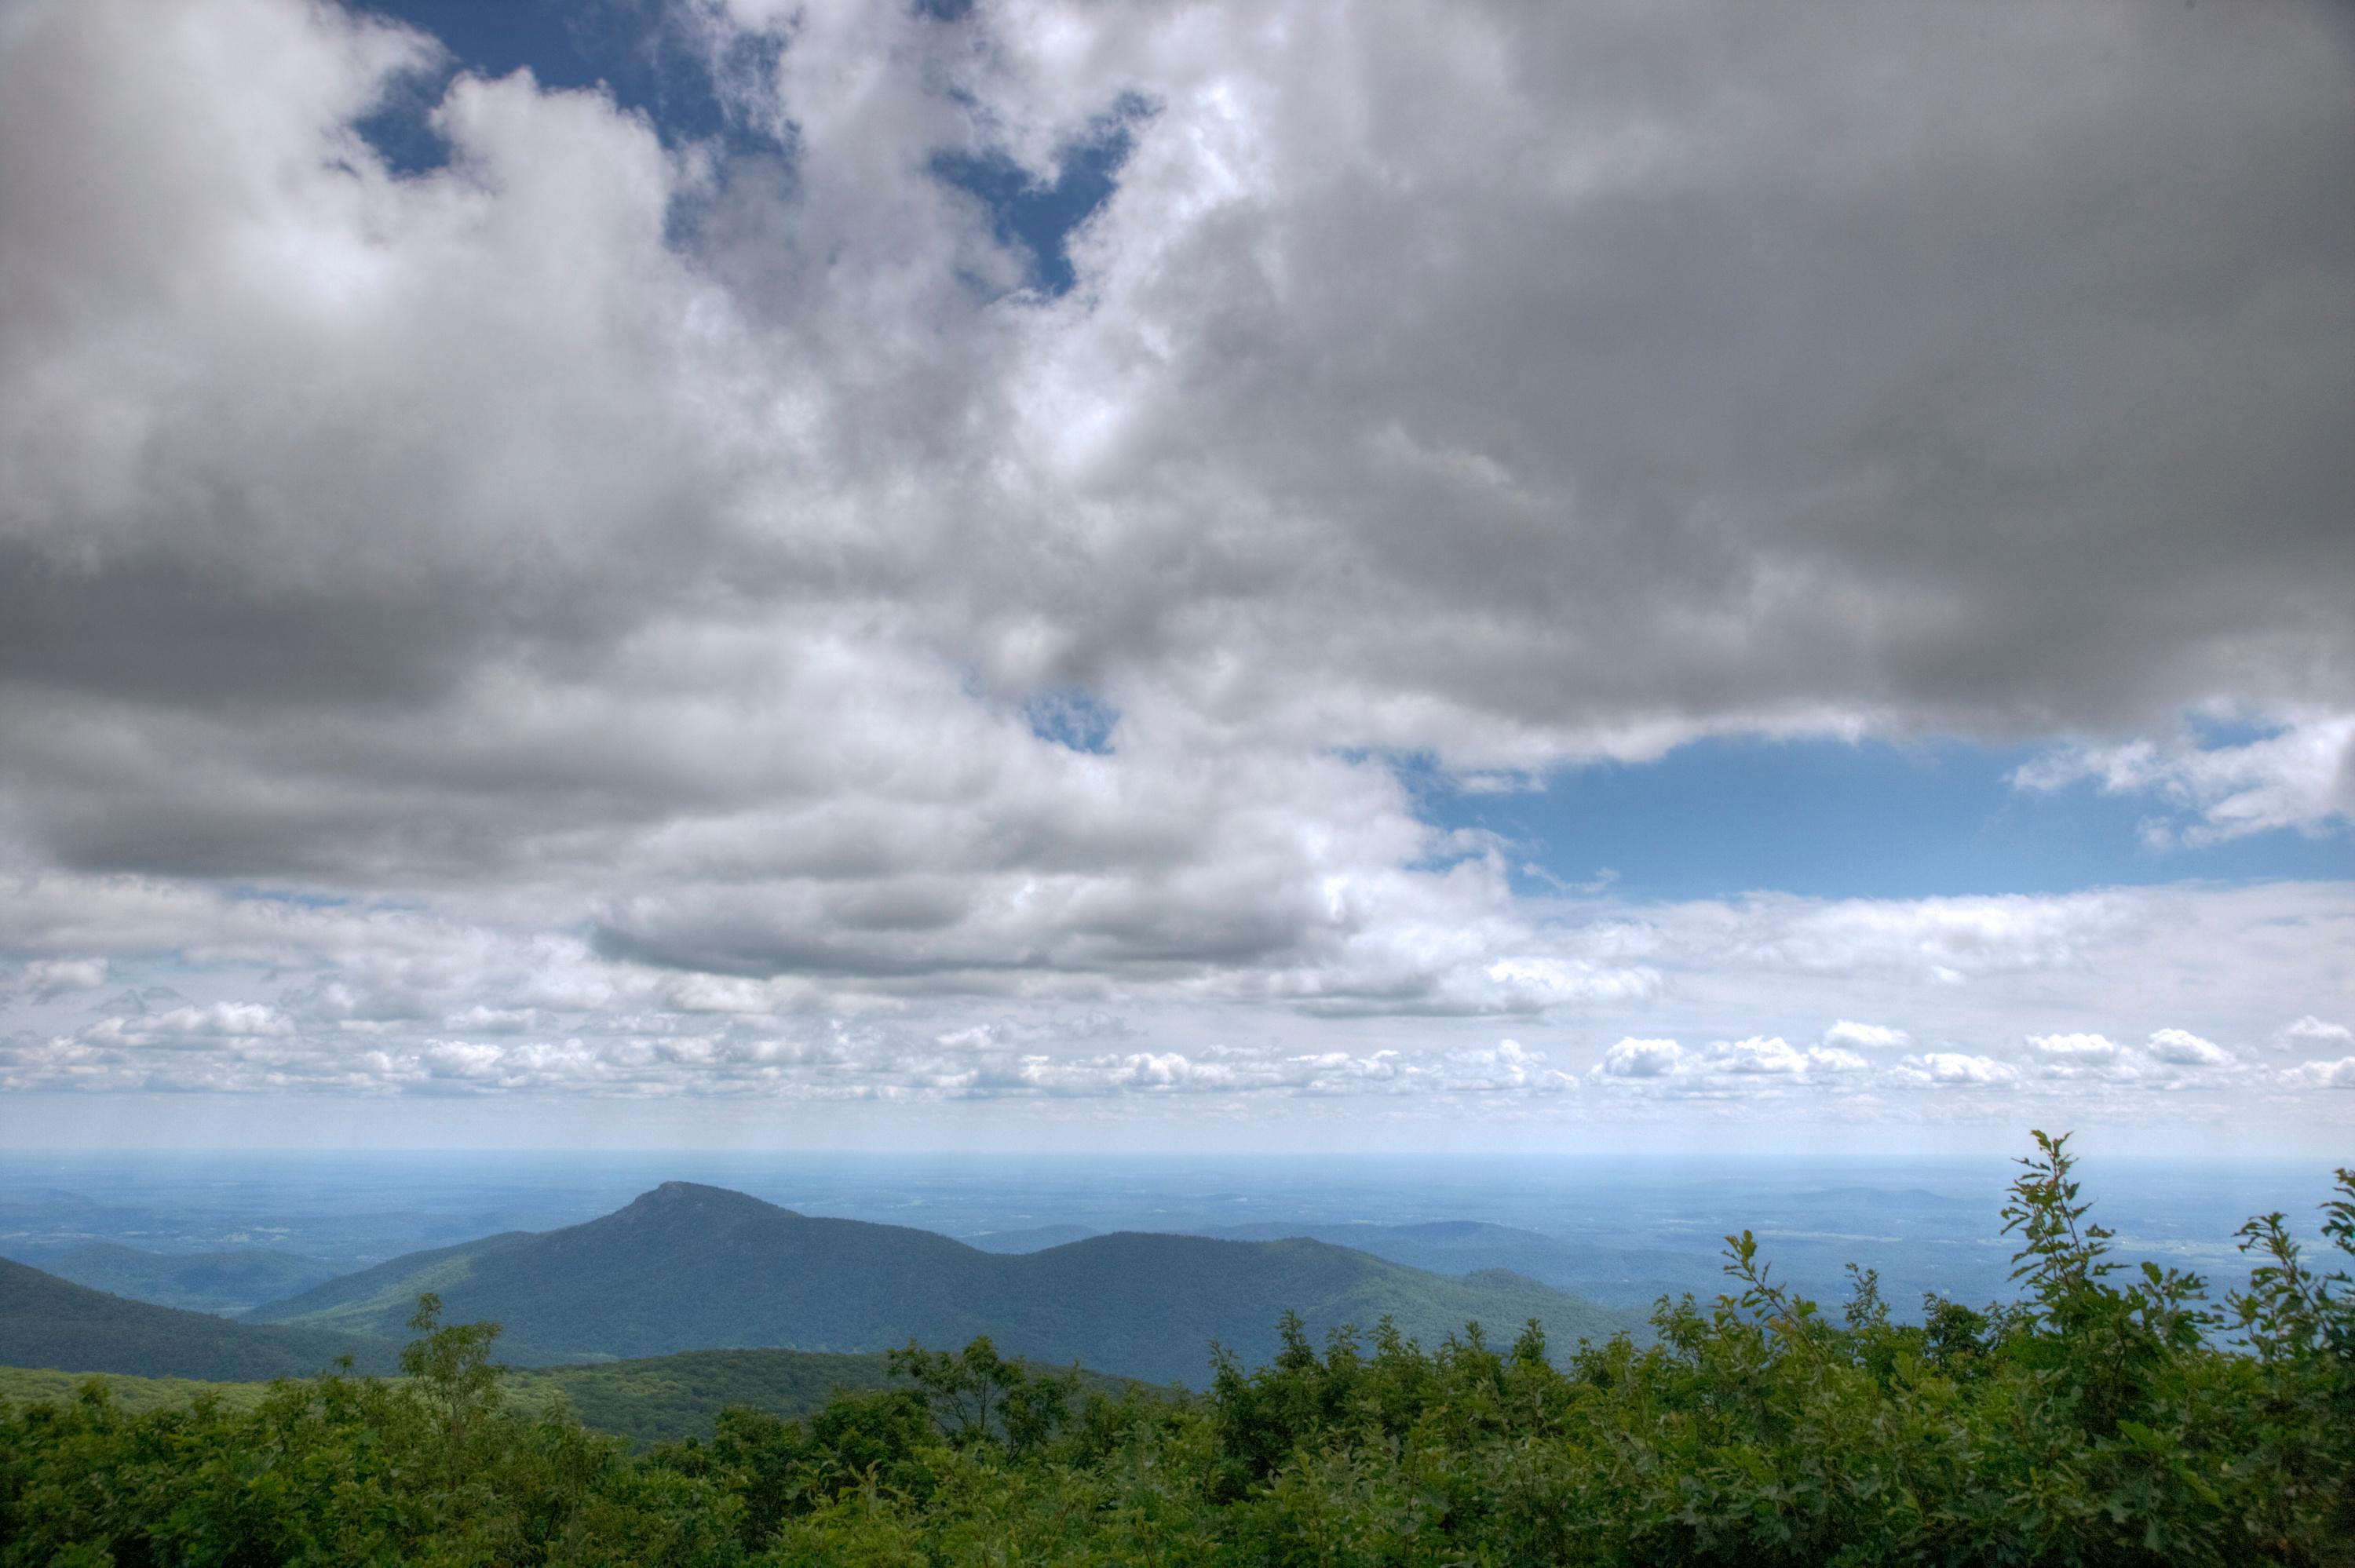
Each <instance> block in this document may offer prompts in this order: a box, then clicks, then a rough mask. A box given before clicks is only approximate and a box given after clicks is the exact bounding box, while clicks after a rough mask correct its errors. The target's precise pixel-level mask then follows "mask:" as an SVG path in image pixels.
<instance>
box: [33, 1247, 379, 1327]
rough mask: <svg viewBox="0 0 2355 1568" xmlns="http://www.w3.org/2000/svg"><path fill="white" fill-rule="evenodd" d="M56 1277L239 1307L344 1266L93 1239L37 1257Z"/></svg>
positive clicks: (218, 1308) (257, 1251)
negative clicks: (165, 1249) (147, 1248)
mask: <svg viewBox="0 0 2355 1568" xmlns="http://www.w3.org/2000/svg"><path fill="white" fill-rule="evenodd" d="M41 1266H42V1267H43V1268H45V1269H46V1270H47V1271H48V1273H51V1274H54V1275H56V1276H57V1277H59V1279H66V1280H71V1281H72V1282H73V1283H74V1284H76V1285H86V1286H88V1287H91V1289H92V1290H103V1291H106V1292H108V1293H109V1294H111V1295H115V1296H127V1297H129V1298H131V1299H133V1301H148V1302H153V1303H154V1304H155V1305H156V1306H158V1307H185V1308H188V1309H189V1310H191V1311H196V1312H243V1311H245V1310H247V1309H248V1308H253V1307H258V1306H260V1305H261V1304H262V1303H263V1302H265V1301H275V1300H278V1299H279V1298H282V1297H286V1296H292V1295H293V1294H295V1293H296V1292H297V1291H302V1290H308V1289H310V1288H311V1287H313V1286H314V1285H319V1284H323V1283H325V1281H327V1280H330V1279H333V1278H334V1277H336V1275H338V1274H340V1273H342V1272H343V1270H341V1269H339V1268H337V1267H336V1266H335V1265H334V1264H332V1263H323V1262H321V1261H320V1260H319V1259H317V1258H315V1257H300V1256H297V1255H294V1254H293V1253H287V1252H272V1251H270V1250H268V1249H267V1248H261V1247H245V1248H238V1249H235V1250H231V1251H228V1252H197V1253H161V1252H143V1251H141V1250H140V1249H139V1248H137V1247H129V1246H123V1245H119V1244H117V1243H114V1242H95V1243H92V1244H91V1245H88V1246H79V1247H75V1248H73V1249H72V1250H70V1251H68V1252H61V1253H59V1254H58V1255H55V1256H54V1257H47V1258H43V1259H42V1260H41Z"/></svg>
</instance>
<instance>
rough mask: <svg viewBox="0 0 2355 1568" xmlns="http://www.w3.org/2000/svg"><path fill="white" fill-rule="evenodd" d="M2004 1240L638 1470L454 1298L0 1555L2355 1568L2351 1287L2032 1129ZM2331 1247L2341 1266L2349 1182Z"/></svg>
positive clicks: (99, 1448) (10, 1434)
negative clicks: (1635, 1309) (1995, 1268)
mask: <svg viewBox="0 0 2355 1568" xmlns="http://www.w3.org/2000/svg"><path fill="white" fill-rule="evenodd" d="M2022 1163H2023V1165H2024V1166H2025V1167H2026V1169H2025V1170H2024V1171H2023V1172H2022V1174H2021V1175H2020V1176H2019V1179H2018V1180H2017V1181H2016V1182H2015V1183H2014V1185H2013V1187H2012V1195H2011V1200H2010V1203H2009V1207H2008V1208H2007V1210H2006V1212H2005V1214H2006V1219H2007V1221H2008V1223H2009V1227H2010V1229H2011V1231H2012V1232H2013V1233H2014V1234H2017V1235H2018V1236H2019V1245H2020V1251H2019V1270H2020V1273H2019V1277H2020V1279H2021V1281H2022V1283H2023V1285H2024V1287H2025V1288H2026V1293H2025V1295H2024V1297H2023V1298H2022V1299H2021V1300H2020V1301H2019V1303H2017V1304H2014V1305H2010V1306H2000V1307H1993V1308H1987V1309H1986V1310H1975V1309H1972V1308H1966V1307H1964V1306H1962V1305H1960V1304H1957V1303H1954V1302H1949V1301H1933V1302H1931V1303H1929V1304H1928V1311H1927V1314H1926V1319H1925V1321H1923V1322H1922V1323H1920V1324H1909V1323H1902V1322H1899V1321H1897V1320H1895V1319H1892V1317H1891V1314H1890V1312H1889V1309H1888V1305H1887V1303H1886V1302H1885V1301H1884V1300H1883V1299H1882V1298H1881V1294H1880V1289H1879V1285H1878V1282H1877V1280H1876V1278H1875V1277H1874V1276H1873V1275H1872V1274H1871V1272H1870V1271H1869V1270H1859V1271H1858V1272H1857V1274H1856V1277H1855V1281H1854V1289H1853V1291H1852V1293H1851V1294H1850V1296H1849V1299H1848V1301H1847V1302H1846V1303H1845V1305H1844V1307H1843V1308H1841V1309H1840V1310H1839V1311H1838V1313H1837V1314H1828V1313H1827V1312H1825V1311H1823V1310H1822V1309H1820V1308H1818V1307H1817V1305H1816V1304H1815V1303H1813V1302H1810V1301H1807V1300H1804V1299H1801V1298H1796V1297H1795V1296H1793V1295H1792V1294H1791V1293H1789V1292H1788V1291H1786V1290H1785V1289H1784V1288H1783V1287H1781V1286H1779V1285H1778V1284H1777V1283H1775V1281H1774V1277H1773V1275H1772V1273H1771V1270H1770V1267H1769V1266H1768V1265H1767V1264H1766V1263H1765V1262H1764V1260H1763V1259H1762V1258H1761V1256H1760V1255H1759V1252H1758V1249H1757V1246H1756V1245H1755V1243H1754V1241H1753V1238H1752V1237H1751V1236H1750V1235H1749V1234H1747V1233H1744V1234H1741V1235H1738V1236H1732V1237H1729V1238H1728V1263H1727V1269H1728V1273H1729V1274H1730V1276H1731V1277H1732V1283H1733V1289H1732V1291H1731V1292H1730V1293H1729V1294H1727V1295H1724V1296H1721V1297H1720V1298H1717V1299H1716V1300H1714V1301H1713V1302H1710V1303H1706V1304H1704V1303H1700V1302H1697V1301H1695V1300H1694V1299H1692V1298H1684V1299H1681V1300H1677V1301H1668V1300H1663V1301H1662V1302H1661V1303H1660V1305H1659V1307H1658V1308H1657V1312H1656V1314H1655V1317H1654V1328H1655V1330H1656V1337H1655V1339H1654V1340H1653V1341H1652V1342H1650V1343H1648V1344H1644V1345H1638V1344H1637V1343H1636V1341H1634V1340H1632V1339H1630V1338H1628V1337H1626V1336H1624V1335H1623V1336H1618V1337H1614V1338H1613V1339H1612V1340H1608V1341H1606V1342H1603V1343H1594V1342H1582V1343H1581V1344H1580V1345H1579V1346H1578V1347H1577V1348H1576V1349H1575V1350H1574V1351H1570V1352H1569V1353H1567V1354H1566V1355H1562V1354H1558V1353H1557V1352H1558V1351H1561V1349H1562V1348H1561V1347H1557V1346H1553V1345H1550V1344H1549V1343H1548V1342H1547V1340H1546V1339H1545V1337H1544V1335H1543V1334H1542V1333H1541V1332H1540V1331H1539V1330H1536V1329H1535V1328H1534V1327H1532V1328H1530V1329H1529V1330H1524V1331H1523V1332H1522V1333H1521V1334H1520V1335H1519V1336H1518V1338H1517V1339H1515V1340H1512V1341H1511V1342H1510V1343H1509V1344H1508V1343H1505V1342H1503V1341H1501V1340H1494V1339H1492V1338H1490V1337H1489V1336H1488V1335H1487V1334H1484V1333H1483V1332H1482V1331H1480V1330H1479V1329H1478V1328H1476V1327H1467V1329H1466V1330H1465V1331H1464V1332H1463V1333H1462V1334H1460V1335H1456V1336H1453V1337H1450V1338H1449V1339H1447V1340H1445V1341H1444V1342H1443V1343H1440V1344H1438V1345H1436V1346H1423V1345H1421V1344H1418V1343H1416V1342H1414V1341H1412V1340H1407V1339H1405V1338H1402V1337H1401V1335H1400V1334H1399V1333H1398V1332H1397V1331H1396V1330H1394V1329H1393V1328H1391V1327H1390V1326H1388V1325H1382V1326H1380V1327H1378V1328H1377V1329H1376V1330H1374V1331H1373V1332H1372V1333H1371V1334H1370V1335H1369V1336H1365V1337H1360V1336H1359V1335H1356V1334H1354V1333H1351V1332H1349V1331H1347V1330H1337V1331H1335V1332H1333V1333H1331V1334H1330V1335H1328V1336H1327V1339H1326V1340H1325V1343H1324V1344H1323V1346H1322V1347H1321V1348H1320V1347H1318V1346H1317V1345H1316V1344H1314V1343H1312V1342H1311V1340H1310V1339H1309V1338H1308V1336H1307V1335H1306V1334H1305V1332H1304V1331H1303V1330H1302V1329H1301V1328H1300V1326H1299V1324H1298V1322H1297V1320H1296V1319H1291V1320H1287V1321H1286V1323H1285V1324H1284V1328H1283V1332H1282V1336H1281V1337H1282V1350H1281V1352H1280V1353H1279V1354H1278V1355H1277V1356H1276V1357H1275V1358H1274V1360H1273V1361H1272V1362H1271V1363H1269V1364H1267V1365H1264V1366H1259V1367H1249V1366H1246V1365H1245V1364H1244V1363H1243V1362H1241V1361H1239V1360H1237V1359H1236V1358H1234V1357H1232V1356H1226V1357H1223V1358H1222V1359H1221V1361H1220V1366H1219V1370H1218V1373H1217V1376H1216V1379H1215V1382H1214V1383H1213V1385H1212V1387H1211V1388H1210V1389H1209V1392H1208V1393H1206V1394H1203V1395H1200V1396H1189V1395H1187V1394H1184V1393H1156V1392H1152V1391H1146V1390H1144V1389H1139V1388H1130V1389H1127V1390H1125V1391H1124V1392H1123V1393H1121V1394H1120V1396H1119V1397H1113V1396H1111V1395H1109V1394H1107V1393H1104V1392H1103V1390H1102V1389H1101V1388H1097V1389H1089V1388H1087V1387H1085V1386H1083V1384H1082V1382H1081V1380H1080V1378H1079V1376H1078V1374H1077V1373H1076V1372H1068V1373H1053V1372H1045V1371H1042V1370H1040V1369H1038V1368H1036V1367H1030V1366H1025V1365H1022V1364H1019V1363H1017V1362H1013V1361H1007V1360H1003V1359H1001V1358H1000V1357H999V1356H998V1354H997V1353H996V1350H995V1348H994V1347H993V1346H992V1345H991V1344H990V1342H989V1341H987V1340H975V1341H974V1342H972V1343H970V1344H968V1345H967V1346H966V1347H965V1348H964V1350H963V1351H954V1352H951V1351H925V1350H922V1349H920V1348H917V1347H914V1346H911V1347H909V1348H908V1349H907V1350H906V1351H900V1352H895V1354H894V1355H893V1357H892V1358H891V1370H892V1372H894V1373H895V1377H894V1379H893V1382H892V1383H891V1385H890V1386H887V1387H883V1388H879V1389H871V1390H867V1391H863V1392H856V1393H842V1394H838V1395H837V1397H836V1398H834V1399H833V1400H832V1401H831V1402H830V1403H829V1404H826V1406H825V1407H824V1408H823V1409H821V1410H819V1411H817V1412H816V1413H815V1414H812V1415H810V1416H808V1417H807V1418H806V1419H802V1420H789V1419H785V1418H783V1417H780V1416H777V1415H774V1414H763V1413H762V1412H759V1411H755V1410H751V1409H743V1408H740V1409H733V1410H730V1411H727V1412H725V1413H724V1414H721V1415H720V1417H719V1421H718V1423H717V1426H716V1429H715V1431H714V1433H713V1435H712V1436H710V1437H709V1439H708V1440H700V1439H689V1440H685V1441H679V1442H673V1443H667V1444H662V1445H657V1446H653V1447H651V1448H648V1449H646V1450H645V1451H643V1452H639V1453H632V1452H631V1451H630V1449H629V1446H627V1445H626V1444H625V1443H624V1442H623V1440H622V1439H619V1438H616V1437H613V1436H605V1435H602V1434H598V1433H594V1432H592V1431H591V1430H589V1429H588V1428H587V1427H585V1426H583V1425H581V1423H580V1422H579V1420H578V1419H577V1418H576V1417H574V1416H573V1415H571V1414H570V1412H569V1411H568V1410H566V1409H565V1408H563V1407H562V1406H561V1405H560V1404H559V1405H557V1406H554V1407H550V1406H549V1405H548V1404H546V1403H545V1402H543V1401H527V1400H518V1399H517V1398H515V1397H513V1396H512V1395H511V1394H510V1393H509V1392H508V1391H506V1389H505V1388H504V1387H503V1385H502V1374H501V1372H500V1370H499V1369H498V1368H497V1367H496V1365H495V1364H494V1363H493V1361H492V1360H491V1356H492V1352H493V1349H494V1346H495V1344H496V1336H497V1332H498V1330H497V1329H496V1326H495V1325H490V1324H461V1325H450V1326H445V1325H443V1324H442V1321H441V1320H440V1316H439V1309H440V1304H439V1303H438V1301H435V1300H432V1299H431V1298H428V1299H427V1300H425V1301H424V1302H422V1303H421V1306H420V1308H419V1309H418V1314H417V1316H416V1317H415V1319H413V1326H414V1327H415V1329H416V1330H418V1331H419V1338H417V1339H416V1340H414V1341H412V1342H411V1344H410V1347H409V1349H408V1351H406V1352H405V1355H404V1360H403V1370H404V1373H405V1375H404V1376H403V1377H402V1378H400V1379H397V1380H384V1379H377V1378H369V1377H357V1376H352V1375H349V1374H347V1373H336V1374H331V1375H327V1376H324V1377H321V1378H317V1379H314V1380H310V1381H305V1382H286V1383H280V1384H279V1385H277V1386H276V1387H275V1388H274V1389H273V1390H272V1392H271V1393H269V1395H268V1396H267V1397H266V1398H264V1399H262V1400H261V1401H260V1402H259V1403H258V1404H252V1405H251V1406H250V1408H238V1407H234V1406H232V1405H230V1404H226V1403H223V1402H220V1401H218V1400H211V1399H206V1398H199V1399H197V1401H196V1402H194V1403H193V1404H186V1405H181V1406H176V1407H169V1408H159V1409H151V1410H148V1411H145V1412H144V1413H134V1412H133V1411H131V1410H129V1409H126V1408H124V1407H123V1406H122V1405H121V1404H117V1403H116V1402H114V1401H113V1400H112V1399H111V1398H110V1397H109V1396H108V1394H107V1393H105V1391H104V1389H103V1387H102V1386H100V1385H95V1384H94V1385H92V1386H91V1387H89V1388H87V1389H86V1390H84V1391H83V1392H82V1393H80V1394H79V1395H78V1396H77V1397H76V1398H75V1399H74V1400H72V1401H71V1402H69V1403H63V1404H60V1403H54V1402H37V1403H29V1404H20V1405H16V1406H15V1407H13V1408H10V1409H9V1410H7V1411H6V1413H5V1417H0V1542H5V1544H0V1563H11V1564H14V1563H44V1564H47V1563H72V1564H98V1563H125V1564H128V1563H197V1562H204V1563H666V1564H671V1563H677V1564H699V1563H709V1564H738V1563H741V1564H751V1563H796V1564H801V1563H842V1564H854V1563H855V1564H871V1563H909V1564H916V1563H942V1564H947V1563H1071V1564H1079V1563H1107V1564H1109V1563H1122V1564H1127V1563H1169V1564H1177V1563H1271V1564H1279V1563H1280V1564H1295V1563H1296V1564H1304V1565H1305V1564H1318V1565H1335V1568H1337V1565H1341V1564H1393V1563H1395V1564H1422V1563H1429V1564H1441V1563H1496V1564H1505V1563H1593V1564H1603V1563H1628V1564H1634V1563H1725V1564H1736V1563H1740V1564H1774V1563H1789V1564H1794V1565H1796V1564H1819V1563H1953V1564H1966V1563H1971V1564H1977V1563H2086V1564H2094V1563H2101V1564H2110V1563H2117V1564H2127V1563H2147V1564H2162V1563H2163V1564H2201V1563H2214V1564H2225V1563H2234V1564H2240V1563H2277V1564H2329V1563H2349V1562H2350V1561H2355V1284H2350V1279H2349V1277H2348V1274H2347V1272H2346V1270H2345V1268H2344V1266H2343V1263H2344V1259H2343V1258H2334V1259H2333V1260H2331V1261H2332V1263H2334V1264H2339V1265H2342V1266H2338V1267H2331V1266H2324V1265H2318V1264H2317V1263H2315V1262H2313V1261H2311V1260H2310V1259H2309V1258H2308V1257H2307V1255H2305V1253H2304V1252H2303V1251H2302V1250H2301V1249H2300V1247H2299V1245H2297V1244H2296V1242H2295V1241H2294V1240H2293V1239H2292V1237H2291V1235H2290V1234H2289V1231H2288V1229H2287V1227H2286V1224H2285V1222H2284V1220H2283V1217H2282V1216H2281V1215H2279V1214H2271V1215H2265V1216H2262V1217H2260V1218H2257V1219H2254V1220H2252V1221H2251V1222H2250V1223H2249V1224H2248V1225H2247V1226H2246V1227H2245V1228H2244V1229H2243V1233H2242V1241H2243V1246H2244V1247H2245V1248H2247V1249H2248V1250H2249V1251H2250V1252H2251V1253H2252V1254H2253V1255H2254V1259H2255V1262H2256V1264H2257V1266H2256V1267H2255V1269H2254V1275H2253V1277H2252V1280H2251V1283H2250V1285H2249V1287H2247V1288H2246V1289H2245V1290H2243V1291H2236V1292H2234V1293H2232V1295H2231V1296H2229V1297H2228V1298H2226V1299H2225V1300H2224V1301H2222V1303H2211V1302H2210V1301H2208V1300H2207V1299H2206V1298H2205V1295H2204V1289H2203V1287H2202V1284H2201V1282H2200V1280H2199V1279H2197V1278H2195V1277H2191V1276H2189V1275H2185V1274H2182V1273H2179V1272H2172V1271H2169V1270H2166V1269H2163V1268H2160V1267H2158V1266H2155V1265H2145V1266H2143V1267H2142V1268H2141V1270H2140V1271H2139V1272H2138V1273H2137V1274H2135V1275H2132V1276H2122V1275H2121V1272H2120V1271H2119V1270H2117V1269H2116V1268H2115V1266H2114V1265H2113V1264H2112V1262H2111V1261H2110V1259H2109V1258H2108V1256H2107V1251H2108V1247H2107V1242H2108V1236H2107V1233H2106V1232H2105V1231H2104V1230H2103V1229H2102V1228H2101V1227H2100V1226H2099V1225H2097V1224H2093V1223H2092V1220H2091V1216H2090V1205H2089V1204H2088V1203H2086V1202H2084V1201H2083V1199H2082V1198H2081V1197H2080V1195H2079V1190H2078V1186H2077V1184H2076V1182H2075V1181H2074V1180H2073V1176H2072V1173H2071V1166H2070V1156H2069V1154H2068V1151H2067V1147H2066V1140H2065V1139H2046V1138H2044V1137H2043V1135H2041V1134H2039V1135H2038V1152H2037V1154H2036V1156H2035V1157H2034V1158H2032V1159H2030V1160H2025V1161H2023V1162H2022ZM2338 1191H2339V1196H2338V1197H2337V1199H2336V1200H2335V1201H2333V1202H2330V1203H2328V1205H2327V1206H2326V1209H2325V1214H2324V1225H2323V1232H2324V1234H2325V1236H2326V1237H2327V1238H2328V1241H2329V1242H2330V1243H2331V1244H2332V1245H2334V1246H2335V1247H2336V1248H2337V1249H2338V1250H2339V1252H2340V1253H2343V1254H2355V1171H2339V1189H2338Z"/></svg>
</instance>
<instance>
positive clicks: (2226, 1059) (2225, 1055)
mask: <svg viewBox="0 0 2355 1568" xmlns="http://www.w3.org/2000/svg"><path fill="white" fill-rule="evenodd" d="M2144 1049H2146V1050H2147V1051H2148V1052H2149V1053H2150V1054H2151V1055H2152V1056H2154V1057H2156V1058H2157V1059H2158V1060H2159V1061H2161V1062H2166V1063H2169V1064H2170V1065H2175V1066H2179V1067H2224V1066H2230V1065H2232V1053H2231V1052H2230V1051H2227V1050H2225V1049H2224V1048H2223V1047H2222V1045H2219V1044H2215V1043H2214V1042H2213V1041H2210V1040H2202V1039H2201V1038H2200V1036H2198V1035H2197V1034H2193V1033H2190V1032H2189V1031H2188V1030H2182V1029H2159V1030H2155V1031H2153V1032H2152V1033H2151V1036H2150V1041H2149V1044H2147V1045H2146V1046H2145V1047H2144Z"/></svg>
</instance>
